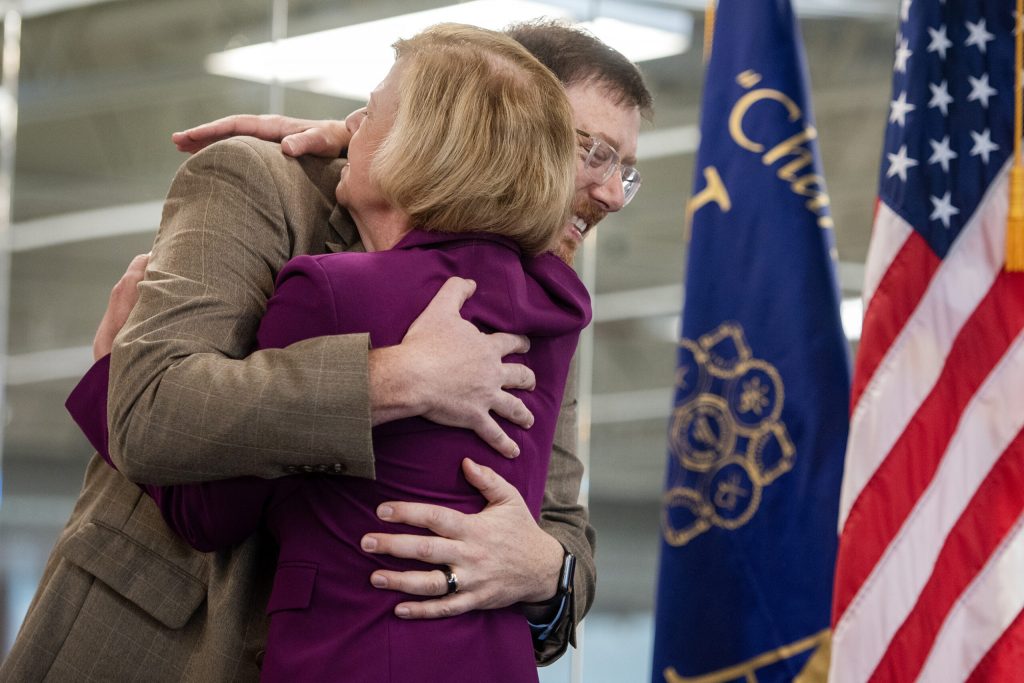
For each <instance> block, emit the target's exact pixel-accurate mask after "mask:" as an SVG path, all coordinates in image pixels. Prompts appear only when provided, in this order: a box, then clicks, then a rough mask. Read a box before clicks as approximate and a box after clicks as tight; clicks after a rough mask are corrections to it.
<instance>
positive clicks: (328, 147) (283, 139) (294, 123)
mask: <svg viewBox="0 0 1024 683" xmlns="http://www.w3.org/2000/svg"><path fill="white" fill-rule="evenodd" d="M235 135H251V136H252V137H255V138H259V139H261V140H268V141H270V142H280V143H281V149H282V151H284V153H285V154H287V155H288V156H293V157H298V156H302V155H303V154H312V155H313V156H318V157H327V158H331V159H336V158H338V157H340V156H341V153H342V152H343V151H344V150H345V149H346V148H347V147H348V141H349V139H350V138H351V137H352V136H351V134H350V133H349V132H348V129H347V128H346V127H345V122H344V121H333V120H330V119H323V120H320V121H313V120H309V119H293V118H291V117H290V116H277V115H272V114H265V115H254V114H235V115H233V116H225V117H224V118H222V119H217V120H216V121H211V122H210V123H204V124H201V125H199V126H196V127H195V128H189V129H188V130H184V131H181V132H179V133H174V134H173V135H171V141H172V142H173V143H174V144H175V145H176V146H177V148H178V151H180V152H188V153H189V154H192V153H195V152H198V151H199V150H201V149H203V148H204V147H206V146H207V145H212V144H213V143H215V142H217V141H218V140H224V139H226V138H230V137H233V136H235Z"/></svg>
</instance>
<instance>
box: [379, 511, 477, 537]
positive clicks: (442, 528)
mask: <svg viewBox="0 0 1024 683" xmlns="http://www.w3.org/2000/svg"><path fill="white" fill-rule="evenodd" d="M377 517H379V518H380V519H382V520H384V521H385V522H392V523H397V524H408V525H410V526H415V527H419V528H421V529H430V530H431V531H433V532H434V533H435V534H437V535H438V536H444V537H445V538H451V539H458V538H461V537H462V535H463V534H464V533H465V519H466V515H464V514H462V513H461V512H459V511H458V510H452V509H451V508H447V507H444V506H443V505H430V504H429V503H403V502H388V503H381V504H380V505H379V506H377ZM385 535H386V534H385ZM415 538H423V537H422V536H417V537H415Z"/></svg>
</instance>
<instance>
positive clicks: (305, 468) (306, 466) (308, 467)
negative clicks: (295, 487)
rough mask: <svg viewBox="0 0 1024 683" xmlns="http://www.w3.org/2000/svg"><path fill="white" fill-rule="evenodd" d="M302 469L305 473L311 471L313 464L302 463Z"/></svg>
mask: <svg viewBox="0 0 1024 683" xmlns="http://www.w3.org/2000/svg"><path fill="white" fill-rule="evenodd" d="M302 471H303V472H307V473H312V472H313V466H312V465H303V466H302Z"/></svg>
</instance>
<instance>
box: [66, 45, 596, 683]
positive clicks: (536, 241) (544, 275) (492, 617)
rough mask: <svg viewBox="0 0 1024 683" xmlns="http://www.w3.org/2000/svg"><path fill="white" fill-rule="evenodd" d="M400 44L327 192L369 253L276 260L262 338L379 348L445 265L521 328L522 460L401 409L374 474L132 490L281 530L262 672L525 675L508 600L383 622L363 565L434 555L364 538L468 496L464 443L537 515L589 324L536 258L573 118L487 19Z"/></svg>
mask: <svg viewBox="0 0 1024 683" xmlns="http://www.w3.org/2000/svg"><path fill="white" fill-rule="evenodd" d="M396 53H397V60H396V63H395V66H394V68H393V69H392V71H391V73H390V74H389V75H388V77H387V78H386V79H385V80H384V81H383V82H382V83H381V85H380V86H379V87H378V89H377V90H375V91H374V93H373V95H372V96H371V98H370V102H369V104H368V105H367V107H366V108H364V109H360V110H358V111H356V112H354V113H353V114H352V115H350V116H349V118H348V120H347V125H348V126H349V129H350V130H351V131H352V133H353V136H352V140H351V143H350V146H349V152H348V159H349V163H348V165H347V166H346V167H345V169H344V170H343V171H342V177H341V181H340V183H339V185H338V190H337V198H338V202H339V204H341V205H342V206H344V207H345V208H347V209H348V210H349V212H350V213H351V215H352V218H353V220H354V222H355V224H356V227H357V229H358V231H359V234H360V237H361V239H362V242H363V245H364V246H365V247H366V249H367V252H368V253H345V254H328V255H322V256H302V257H298V258H296V259H293V260H292V261H290V262H289V263H288V265H286V266H285V268H284V269H283V270H282V271H281V272H280V274H279V275H278V279H277V289H276V292H275V294H274V296H273V297H272V298H271V299H270V302H269V304H268V308H267V312H266V315H265V316H264V318H263V320H262V322H261V325H260V329H259V334H258V339H259V346H260V348H274V347H284V346H287V345H289V344H291V343H294V342H296V341H299V340H302V339H306V338H310V337H315V336H320V335H328V334H342V333H349V332H369V334H370V340H371V343H372V344H373V345H374V346H375V347H380V346H388V345H392V344H397V343H398V342H400V341H401V339H402V337H403V336H404V335H405V333H406V331H407V329H408V327H409V325H410V323H411V322H412V321H413V320H414V319H415V318H416V317H417V316H418V314H419V313H420V312H421V311H422V310H423V308H424V307H425V306H426V305H427V304H428V303H429V302H430V300H431V299H432V298H433V296H434V294H436V292H437V291H438V289H440V287H441V286H442V285H443V283H444V282H445V281H446V280H447V279H448V278H449V277H451V276H455V275H457V276H461V277H464V278H469V279H472V280H474V281H475V282H476V285H477V288H476V292H475V294H474V296H473V297H471V298H470V299H469V301H468V302H467V303H466V304H465V306H464V307H463V309H462V315H463V317H464V318H465V319H466V320H468V321H469V322H471V323H472V324H474V325H476V326H477V327H478V328H480V329H481V330H484V331H487V332H491V331H502V332H509V333H514V334H519V335H525V336H527V337H529V338H530V341H531V346H530V350H529V351H528V352H527V353H525V354H523V355H522V356H521V357H519V358H517V359H516V362H521V363H523V364H525V365H527V366H528V367H530V368H531V369H532V370H533V371H534V373H535V374H536V377H537V386H536V389H535V390H534V391H532V392H520V394H519V395H520V398H521V399H522V400H523V401H524V402H525V403H526V405H527V407H528V408H529V409H530V410H531V412H532V413H533V414H534V416H535V423H534V425H533V426H532V428H531V429H529V430H523V429H519V428H516V427H515V426H513V425H511V424H510V423H505V424H503V425H502V426H503V428H504V429H505V430H506V432H507V433H508V434H509V435H510V436H512V438H513V439H515V441H516V442H517V444H518V445H519V447H520V451H521V454H520V456H519V457H518V458H516V459H514V460H506V459H505V458H502V457H500V456H498V455H497V454H496V453H495V452H493V451H491V450H490V449H489V448H488V447H487V446H486V444H485V443H484V442H483V441H481V440H480V439H479V438H478V437H477V436H476V435H475V434H474V433H473V432H471V431H468V430H462V429H454V428H447V427H443V426H440V425H437V424H435V423H433V422H429V421H427V420H425V419H422V418H411V419H404V420H399V421H395V422H391V423H387V424H384V425H382V426H379V427H376V428H375V429H374V452H375V461H376V474H377V477H376V480H375V481H369V480H365V479H357V478H350V477H344V476H333V477H328V476H323V475H322V474H317V473H310V474H305V475H299V476H293V477H286V478H284V479H280V480H273V481H270V480H263V479H257V478H240V479H231V480H226V481H222V482H213V483H207V484H192V485H184V486H175V487H151V486H149V487H144V488H145V489H146V491H147V492H148V493H149V494H150V495H151V496H152V497H153V499H154V500H155V501H156V502H157V504H158V505H159V507H160V509H161V511H162V512H163V515H164V518H165V519H166V520H167V522H168V524H169V525H171V526H172V527H173V528H174V529H175V530H176V531H177V532H178V533H179V534H181V535H182V536H183V537H184V538H185V539H186V540H187V541H189V542H190V543H191V544H193V545H194V546H195V547H197V548H199V549H203V550H214V549H219V548H224V547H227V546H230V545H232V544H234V543H237V542H239V541H241V540H242V539H244V538H246V537H247V536H248V535H250V534H251V533H253V532H255V531H256V530H257V529H259V528H260V527H261V526H263V527H266V528H267V529H268V530H269V531H270V533H271V534H272V535H273V536H274V537H275V538H276V539H277V541H278V543H279V545H280V555H279V559H278V566H277V572H276V576H275V581H274V588H273V591H272V594H271V598H270V603H269V605H268V607H267V611H268V614H269V615H270V630H269V635H268V641H267V652H266V656H265V659H264V664H263V679H264V680H268V681H284V680H288V681H293V680H294V681H466V682H470V681H473V682H476V681H499V680H500V681H513V682H518V681H535V680H536V679H537V674H536V669H535V666H534V659H533V651H532V644H531V637H530V633H529V628H528V624H527V622H526V620H525V618H524V617H523V615H522V614H521V613H519V612H518V610H516V609H515V608H505V609H497V610H484V611H478V612H471V613H468V614H464V615H460V616H458V617H453V618H449V619H443V620H438V621H419V620H401V619H398V618H397V617H395V616H394V614H393V612H394V607H395V605H396V604H397V603H398V602H399V601H400V600H401V599H402V598H400V597H399V595H398V594H388V593H383V594H382V593H381V592H380V591H376V590H374V589H373V588H372V587H371V586H370V585H369V582H368V580H367V577H368V576H369V575H370V574H371V572H373V571H374V570H377V569H381V568H384V569H393V570H397V571H402V570H409V569H424V570H431V569H437V567H435V566H430V565H423V564H422V563H418V562H416V561H413V560H400V559H396V558H391V557H388V556H381V555H370V554H367V553H364V552H363V551H362V550H361V549H360V547H359V542H360V539H361V538H362V536H363V535H364V534H365V533H367V532H370V531H374V530H376V529H377V528H378V525H379V522H378V520H377V517H376V513H375V511H376V508H377V506H378V505H379V504H380V503H382V502H384V501H386V500H396V499H399V500H412V501H416V500H419V501H424V502H430V503H435V504H436V503H440V504H443V505H446V506H449V507H452V508H455V509H457V510H460V511H463V512H477V511H479V510H480V509H482V508H483V507H484V504H485V501H484V500H483V498H482V497H481V495H480V494H479V492H478V491H477V490H476V489H475V488H474V487H472V486H471V485H469V484H468V482H466V480H465V479H464V478H463V475H462V472H461V462H462V460H463V458H465V457H471V458H473V459H474V460H476V461H477V462H481V463H485V464H487V465H489V466H491V467H492V468H494V469H495V470H496V471H497V472H498V473H499V474H501V475H502V476H503V477H504V478H506V479H507V480H508V481H510V482H511V483H513V484H514V485H515V486H516V487H517V488H518V489H519V491H520V492H521V493H522V495H523V497H524V499H525V500H526V502H527V505H528V506H529V508H530V510H531V511H532V512H533V514H534V516H537V515H538V514H539V511H540V504H541V498H542V496H543V492H544V482H545V480H546V477H547V464H548V463H547V459H548V456H549V454H550V452H551V444H552V441H553V438H554V429H555V423H556V420H557V416H558V411H559V407H560V404H561V400H562V393H563V390H564V387H565V381H566V376H567V373H568V368H569V363H570V360H571V358H572V355H573V353H574V351H575V347H576V342H577V339H578V335H579V332H580V331H581V330H582V328H583V327H584V326H585V325H586V324H587V323H588V322H589V320H590V307H589V298H588V295H587V292H586V290H585V288H584V287H583V285H582V283H580V281H579V279H578V278H577V277H576V275H575V273H574V272H573V271H572V269H571V268H569V267H568V266H567V265H565V264H564V263H562V262H561V261H560V260H559V259H558V258H556V257H555V256H553V255H552V254H550V253H543V252H544V250H545V249H546V248H548V247H549V246H550V245H551V244H552V243H553V241H554V240H555V239H556V238H557V236H558V235H559V233H560V231H561V229H562V226H563V225H564V221H565V220H566V218H567V212H568V207H569V198H570V195H571V190H572V178H573V177H574V175H575V170H576V169H575V166H576V163H577V161H576V159H577V156H576V155H577V154H578V152H577V144H576V136H575V134H574V132H573V125H572V118H571V113H570V109H569V105H568V102H567V100H566V99H565V95H564V93H563V91H562V89H561V86H560V85H559V83H558V82H557V80H556V79H555V78H554V76H553V75H551V74H550V73H549V72H548V71H547V70H546V69H544V68H543V67H542V66H540V64H539V63H538V62H536V61H535V60H534V59H533V58H532V57H530V56H529V55H528V54H527V53H526V52H525V51H524V50H523V49H522V48H521V47H520V46H519V45H518V44H516V43H514V42H513V41H511V40H510V39H508V38H506V37H504V36H501V35H500V34H495V33H492V32H489V31H483V30H480V29H474V28H470V27H464V26H456V25H443V26H438V27H434V28H433V29H428V30H427V31H426V32H424V33H422V34H420V35H419V36H417V37H415V38H413V39H411V40H408V41H399V42H398V43H397V44H396ZM106 367H107V365H106V362H105V360H104V361H100V362H99V363H97V365H96V366H94V368H93V369H92V370H90V372H89V374H88V375H86V377H85V378H84V379H83V381H82V383H80V385H79V386H78V387H77V388H76V390H75V392H74V393H73V394H72V396H71V398H70V399H69V401H68V407H69V409H70V410H71V411H72V414H73V415H74V416H75V418H76V420H78V421H79V424H81V425H82V427H83V430H84V431H86V433H87V435H88V436H89V437H90V439H91V440H92V441H93V443H94V444H95V445H96V446H97V449H98V450H99V451H100V452H101V453H105V452H106V410H105V400H104V398H105V395H106ZM338 381H345V378H344V377H343V376H339V379H338ZM308 390H309V391H311V392H316V391H317V387H308ZM311 438H312V437H311ZM272 447H273V445H272V444H268V448H272ZM108 461H109V458H108ZM404 532H405V533H410V534H417V533H421V532H420V530H419V529H416V528H412V527H407V528H405V529H404Z"/></svg>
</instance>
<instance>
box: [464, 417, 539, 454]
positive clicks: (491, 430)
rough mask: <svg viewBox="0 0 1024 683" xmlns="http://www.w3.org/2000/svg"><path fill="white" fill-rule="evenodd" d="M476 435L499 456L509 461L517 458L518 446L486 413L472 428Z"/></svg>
mask: <svg viewBox="0 0 1024 683" xmlns="http://www.w3.org/2000/svg"><path fill="white" fill-rule="evenodd" d="M531 418H532V415H531ZM473 431H474V432H476V435H477V436H479V437H480V438H481V439H483V440H484V441H485V442H486V443H487V445H488V446H490V447H491V448H493V449H494V450H496V451H498V453H499V454H500V455H503V456H504V457H506V458H508V459H509V460H511V459H512V458H518V457H519V444H517V443H516V442H515V441H513V440H512V437H510V436H509V435H508V434H506V433H505V430H503V429H502V428H501V425H499V424H498V423H497V422H495V421H494V418H493V417H491V416H490V414H489V413H488V414H487V415H484V416H483V417H481V418H480V420H479V421H478V422H477V423H476V424H475V425H474V426H473Z"/></svg>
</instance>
